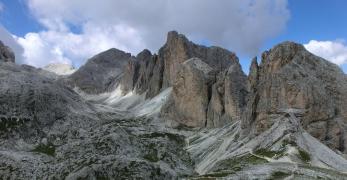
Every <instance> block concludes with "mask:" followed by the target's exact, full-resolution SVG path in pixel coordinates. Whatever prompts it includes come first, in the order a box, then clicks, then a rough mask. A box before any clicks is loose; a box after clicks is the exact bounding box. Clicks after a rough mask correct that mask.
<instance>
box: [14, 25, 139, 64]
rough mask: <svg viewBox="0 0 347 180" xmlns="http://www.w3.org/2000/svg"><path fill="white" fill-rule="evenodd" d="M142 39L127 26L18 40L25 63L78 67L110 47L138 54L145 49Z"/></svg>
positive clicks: (85, 28) (32, 35)
mask: <svg viewBox="0 0 347 180" xmlns="http://www.w3.org/2000/svg"><path fill="white" fill-rule="evenodd" d="M139 39H140V37H138V35H137V33H136V31H135V30H133V29H131V28H129V27H126V26H121V25H119V26H107V27H98V26H95V25H93V24H89V23H88V24H85V25H84V26H83V34H74V33H72V32H65V31H54V30H48V31H42V32H39V33H28V34H26V35H25V37H21V38H17V40H18V42H19V44H21V45H22V46H23V47H24V49H25V51H24V57H25V61H26V63H27V64H30V65H33V66H37V67H43V66H45V65H47V64H51V63H64V64H74V65H76V66H79V65H81V64H83V63H84V61H85V60H86V59H87V58H89V57H91V56H93V55H95V54H97V53H99V52H101V51H105V50H107V49H109V48H111V47H118V48H120V49H122V50H125V51H130V50H134V49H135V50H137V51H139V50H140V49H139V47H142V46H143V45H142V44H141V42H140V41H139ZM120 42H129V43H126V44H121V43H120Z"/></svg>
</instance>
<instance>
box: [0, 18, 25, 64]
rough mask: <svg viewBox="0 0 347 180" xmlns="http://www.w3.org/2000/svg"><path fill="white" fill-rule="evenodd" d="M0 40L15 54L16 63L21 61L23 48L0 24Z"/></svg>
mask: <svg viewBox="0 0 347 180" xmlns="http://www.w3.org/2000/svg"><path fill="white" fill-rule="evenodd" d="M0 40H1V41H2V42H3V43H4V44H5V45H6V46H8V47H10V48H11V49H12V51H13V52H14V53H15V56H16V62H17V63H23V60H24V58H23V52H24V49H23V47H22V46H21V45H19V44H18V43H17V41H16V40H15V37H14V36H13V35H11V33H9V32H8V31H7V30H6V29H5V28H4V27H3V26H2V25H0Z"/></svg>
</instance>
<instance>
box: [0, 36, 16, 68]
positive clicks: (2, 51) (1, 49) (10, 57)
mask: <svg viewBox="0 0 347 180" xmlns="http://www.w3.org/2000/svg"><path fill="white" fill-rule="evenodd" d="M1 61H3V62H13V63H14V62H15V55H14V53H13V51H12V50H11V49H10V48H9V47H8V46H6V45H4V44H3V43H2V41H0V62H1Z"/></svg>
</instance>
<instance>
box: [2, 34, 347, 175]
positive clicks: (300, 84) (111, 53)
mask: <svg viewBox="0 0 347 180" xmlns="http://www.w3.org/2000/svg"><path fill="white" fill-rule="evenodd" d="M0 139H1V140H0V179H347V159H346V158H347V75H346V74H344V73H343V71H342V70H341V69H340V68H339V67H338V66H337V65H335V64H333V63H330V62H329V61H327V60H325V59H323V58H321V57H318V56H316V55H314V54H312V53H310V52H309V51H307V50H306V49H305V47H304V46H303V45H301V44H298V43H295V42H289V41H287V42H283V43H280V44H278V45H276V46H274V47H273V48H271V49H270V50H268V51H265V52H263V53H262V55H261V57H260V60H259V61H258V59H257V58H254V59H253V60H252V64H251V67H250V72H249V75H246V74H245V73H244V72H243V71H242V68H241V65H240V63H239V59H238V57H237V55H236V54H235V53H234V52H231V51H229V50H227V49H224V48H221V47H206V46H202V45H197V44H195V43H193V42H191V41H189V40H188V39H187V38H186V37H185V36H184V35H182V34H179V33H178V32H176V31H171V32H169V33H168V36H167V40H166V42H165V44H164V45H163V46H162V48H160V49H159V51H158V52H157V53H152V52H150V51H149V50H147V49H145V50H143V51H142V52H140V53H139V54H138V55H136V56H133V55H132V54H130V53H127V52H124V51H122V50H118V49H115V48H113V49H109V50H107V51H105V52H101V53H100V54H97V55H95V56H93V57H91V58H90V59H88V60H87V62H86V63H85V64H84V65H83V66H81V67H80V68H78V69H74V68H73V67H70V66H68V65H66V64H53V65H49V66H47V67H45V68H42V69H41V68H35V67H32V66H29V65H18V64H16V63H15V55H14V53H13V52H12V51H11V49H10V48H8V47H7V46H6V45H4V44H3V43H0Z"/></svg>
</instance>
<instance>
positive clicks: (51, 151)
mask: <svg viewBox="0 0 347 180" xmlns="http://www.w3.org/2000/svg"><path fill="white" fill-rule="evenodd" d="M32 152H38V153H43V154H47V155H49V156H53V157H54V156H55V146H54V145H53V144H51V143H49V144H47V145H44V144H39V145H38V146H36V147H35V149H33V150H32Z"/></svg>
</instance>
